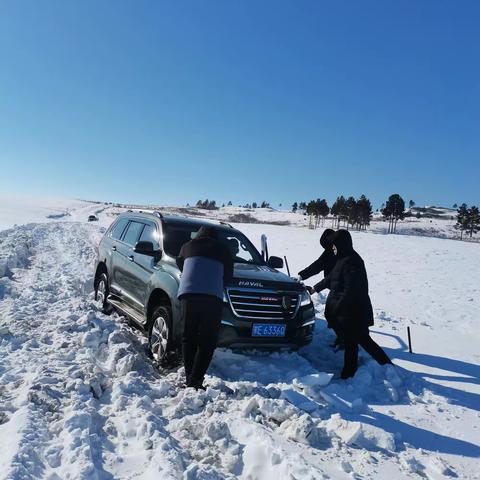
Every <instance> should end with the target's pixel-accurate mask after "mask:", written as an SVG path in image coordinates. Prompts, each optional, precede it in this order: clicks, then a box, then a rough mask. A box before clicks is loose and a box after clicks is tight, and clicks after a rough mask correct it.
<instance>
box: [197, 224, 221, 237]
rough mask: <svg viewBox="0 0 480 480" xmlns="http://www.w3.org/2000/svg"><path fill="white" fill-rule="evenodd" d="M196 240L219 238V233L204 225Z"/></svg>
mask: <svg viewBox="0 0 480 480" xmlns="http://www.w3.org/2000/svg"><path fill="white" fill-rule="evenodd" d="M195 238H217V231H216V230H215V228H214V227H210V226H207V225H204V226H203V227H200V230H199V231H198V232H197V236H196V237H195Z"/></svg>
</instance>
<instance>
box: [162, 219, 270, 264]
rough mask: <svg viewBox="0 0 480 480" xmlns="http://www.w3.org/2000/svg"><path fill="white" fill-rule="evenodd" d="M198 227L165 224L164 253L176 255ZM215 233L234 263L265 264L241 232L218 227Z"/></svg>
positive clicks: (193, 236)
mask: <svg viewBox="0 0 480 480" xmlns="http://www.w3.org/2000/svg"><path fill="white" fill-rule="evenodd" d="M199 229H200V226H199V225H168V224H167V225H165V226H164V229H163V249H164V250H165V253H167V254H168V255H170V256H171V257H178V254H179V253H180V249H181V248H182V245H183V244H184V243H187V242H189V241H190V240H192V239H193V238H195V236H196V235H197V232H198V230H199ZM217 235H218V239H219V240H220V241H221V242H222V243H223V244H224V245H225V246H226V247H227V248H228V250H229V251H230V253H231V254H232V257H233V261H234V262H235V263H249V264H252V265H264V264H265V262H264V261H263V259H262V257H261V255H260V253H258V250H257V249H256V248H255V247H254V246H253V244H252V243H251V242H250V240H249V239H248V238H247V237H246V236H245V235H244V234H243V233H240V232H238V231H235V230H232V231H231V232H230V231H228V230H224V229H218V230H217Z"/></svg>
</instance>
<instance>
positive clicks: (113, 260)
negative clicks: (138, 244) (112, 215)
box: [105, 217, 129, 295]
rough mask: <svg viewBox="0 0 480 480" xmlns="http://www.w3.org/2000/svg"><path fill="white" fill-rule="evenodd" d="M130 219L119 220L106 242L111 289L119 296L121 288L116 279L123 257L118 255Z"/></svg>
mask: <svg viewBox="0 0 480 480" xmlns="http://www.w3.org/2000/svg"><path fill="white" fill-rule="evenodd" d="M128 222H129V219H128V218H125V217H123V218H119V219H118V220H117V221H116V222H115V224H114V225H113V227H112V228H111V230H110V232H109V234H108V237H107V242H106V249H105V253H106V262H107V271H108V279H109V287H110V291H111V292H112V293H113V294H115V295H116V294H117V293H118V292H119V287H118V285H117V278H116V270H117V268H118V267H117V264H118V262H119V261H120V260H121V256H120V255H119V254H118V253H117V249H118V244H119V242H120V240H121V238H122V236H123V233H124V232H125V229H126V227H127V225H128Z"/></svg>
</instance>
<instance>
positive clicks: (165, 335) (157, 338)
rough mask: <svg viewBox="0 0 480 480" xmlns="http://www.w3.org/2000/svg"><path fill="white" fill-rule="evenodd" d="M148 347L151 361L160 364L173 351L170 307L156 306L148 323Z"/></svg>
mask: <svg viewBox="0 0 480 480" xmlns="http://www.w3.org/2000/svg"><path fill="white" fill-rule="evenodd" d="M148 349H149V351H150V354H151V356H152V358H153V361H154V362H155V363H156V364H158V365H162V364H163V363H164V362H165V361H166V360H167V359H168V357H169V356H170V354H171V353H172V351H173V339H172V309H171V308H170V307H167V306H163V305H162V306H159V307H156V308H155V309H154V311H153V313H152V316H151V318H150V321H149V325H148Z"/></svg>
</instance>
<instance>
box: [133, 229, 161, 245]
mask: <svg viewBox="0 0 480 480" xmlns="http://www.w3.org/2000/svg"><path fill="white" fill-rule="evenodd" d="M138 241H139V242H152V243H153V247H154V248H155V249H158V248H159V244H158V234H157V231H156V229H155V227H154V226H153V225H150V224H147V225H145V228H144V229H143V232H142V235H141V236H140V238H139V239H138Z"/></svg>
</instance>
